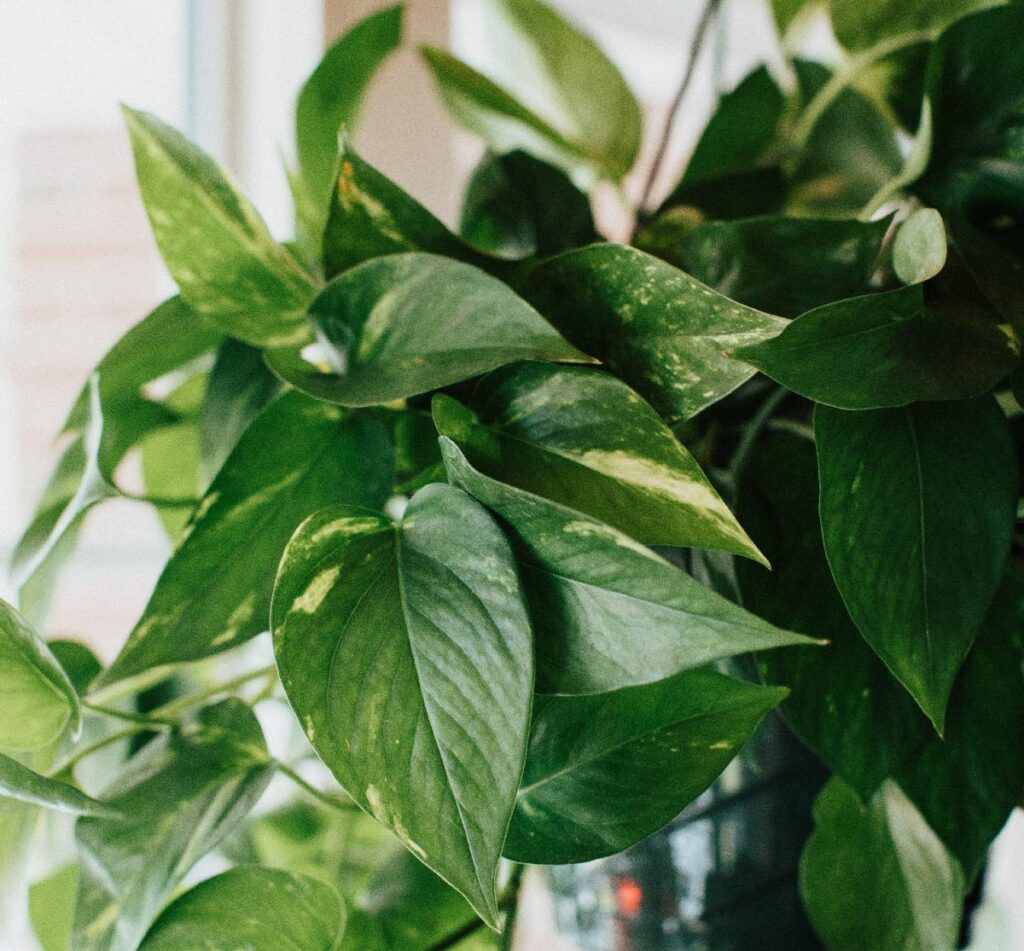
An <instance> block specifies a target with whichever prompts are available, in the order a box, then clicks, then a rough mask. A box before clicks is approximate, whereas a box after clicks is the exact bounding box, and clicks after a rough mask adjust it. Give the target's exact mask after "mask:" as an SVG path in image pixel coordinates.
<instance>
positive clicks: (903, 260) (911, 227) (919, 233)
mask: <svg viewBox="0 0 1024 951" xmlns="http://www.w3.org/2000/svg"><path fill="white" fill-rule="evenodd" d="M945 263H946V229H945V227H944V226H943V224H942V215H940V214H939V213H938V212H937V211H936V210H935V209H934V208H918V210H917V211H915V212H914V213H913V214H912V215H911V216H910V217H909V218H907V220H906V221H904V222H903V224H901V225H900V226H899V228H898V229H897V231H896V237H895V239H894V240H893V245H892V266H893V270H895V272H896V276H897V277H898V278H899V279H900V280H901V281H903V283H904V284H920V283H921V282H922V281H927V280H928V279H929V278H931V277H935V275H936V274H938V273H939V272H940V271H941V270H942V268H943V265H944V264H945Z"/></svg>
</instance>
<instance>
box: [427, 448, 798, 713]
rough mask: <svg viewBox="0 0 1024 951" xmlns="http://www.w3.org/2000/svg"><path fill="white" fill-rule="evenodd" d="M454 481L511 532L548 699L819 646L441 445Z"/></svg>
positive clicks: (596, 524) (612, 531)
mask: <svg viewBox="0 0 1024 951" xmlns="http://www.w3.org/2000/svg"><path fill="white" fill-rule="evenodd" d="M441 451H442V454H443V455H444V460H445V465H446V466H447V468H448V476H449V479H450V480H451V481H452V482H453V483H454V484H456V485H458V486H460V487H461V488H463V489H465V490H466V491H468V492H470V493H472V494H473V495H474V496H476V498H477V499H479V500H480V501H481V502H483V503H484V505H486V506H487V507H488V508H490V509H492V510H493V511H494V512H495V514H497V515H498V516H500V517H501V518H502V519H503V520H504V521H505V522H506V523H507V524H508V525H509V527H510V528H511V529H512V531H513V533H514V538H515V542H516V545H515V551H516V557H517V559H518V561H519V566H520V577H521V579H522V584H523V589H524V591H525V593H526V596H527V599H528V601H529V605H530V616H531V619H532V621H533V628H534V639H535V642H536V651H537V689H538V691H540V692H542V693H569V694H584V693H600V692H603V691H607V690H615V689H618V688H619V687H625V686H629V685H634V684H644V683H650V682H652V681H655V680H661V679H663V678H665V677H670V676H672V675H674V674H677V673H679V671H681V670H687V669H690V668H693V667H699V666H702V665H704V664H707V663H710V662H711V661H714V660H720V659H722V658H724V657H732V656H734V655H736V654H742V653H745V652H747V651H752V650H762V649H767V648H770V647H779V646H783V645H787V644H811V643H813V642H812V641H810V640H808V639H807V638H804V637H801V636H799V635H797V634H791V633H789V632H788V631H782V630H779V629H778V628H776V627H773V626H772V625H770V624H767V623H766V622H764V621H762V620H761V619H760V618H758V617H755V616H754V615H753V614H748V613H747V612H746V611H744V610H743V609H742V608H740V607H738V606H737V605H735V604H733V603H732V602H731V601H727V600H726V599H725V598H723V597H721V596H720V595H718V594H715V592H713V591H712V590H710V589H709V588H705V587H704V585H702V584H700V583H699V582H698V581H695V580H694V579H693V578H691V577H690V576H689V575H687V574H685V573H684V572H682V571H680V570H679V569H678V568H675V567H674V566H672V565H670V564H669V563H668V562H666V561H664V560H663V559H662V558H660V557H659V556H658V555H656V554H654V552H652V551H651V550H650V549H648V548H644V547H643V546H642V545H640V544H638V543H637V542H635V541H633V539H632V538H630V537H629V536H627V535H624V534H622V533H621V532H619V531H617V530H616V529H614V528H611V527H610V526H608V525H605V524H603V523H602V522H598V521H596V520H595V519H592V518H590V517H589V516H586V515H583V514H582V513H580V512H577V511H574V510H573V509H569V508H566V507H565V506H562V505H556V504H555V503H553V502H548V501H545V500H544V499H542V498H539V497H538V496H536V495H531V494H530V493H529V492H524V491H523V490H521V489H516V488H513V487H512V486H507V485H502V484H501V483H500V482H496V481H494V480H493V479H490V478H488V477H487V476H485V475H482V474H481V473H479V472H477V471H476V470H474V469H473V468H472V467H471V466H470V465H469V463H468V462H467V461H466V457H465V456H463V455H462V453H461V452H460V451H459V449H458V447H457V446H456V445H455V443H453V442H452V441H451V440H449V439H447V438H445V437H442V438H441Z"/></svg>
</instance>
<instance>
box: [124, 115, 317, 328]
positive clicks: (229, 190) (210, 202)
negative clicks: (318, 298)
mask: <svg viewBox="0 0 1024 951" xmlns="http://www.w3.org/2000/svg"><path fill="white" fill-rule="evenodd" d="M124 113H125V120H126V122H127V124H128V131H129V133H130V134H131V139H132V150H133V152H134V153H135V169H136V173H137V175H138V179H139V188H140V190H141V191H142V199H143V202H144V203H145V205H146V211H147V213H148V215H149V220H150V223H151V224H152V226H153V235H154V237H155V238H156V243H157V245H158V246H159V248H160V253H161V254H162V255H163V258H164V262H165V263H166V264H167V268H168V270H169V271H170V272H171V276H172V277H173V278H174V280H175V281H176V282H177V284H178V287H179V289H180V290H181V296H182V297H183V298H184V299H185V301H186V302H187V303H188V304H189V305H190V306H191V307H193V308H194V309H195V310H196V311H198V312H199V313H200V314H201V315H203V316H204V317H206V318H207V319H209V321H210V322H211V323H213V324H215V325H216V326H217V327H219V328H221V329H222V330H223V331H224V332H225V333H228V334H230V335H231V336H233V337H238V338H239V339H242V340H245V341H247V342H248V343H252V344H254V345H256V346H282V345H285V344H288V343H291V342H294V341H295V340H297V339H300V338H301V337H302V336H303V335H304V334H305V332H306V326H305V321H304V319H303V315H304V313H305V309H306V306H307V304H308V303H309V300H310V298H311V297H312V296H313V293H314V291H315V287H314V284H313V282H312V280H311V279H310V277H309V276H308V275H307V274H306V272H305V271H303V269H302V267H301V266H300V265H299V264H298V263H297V262H296V260H295V259H294V258H293V257H292V256H291V254H289V253H288V251H287V250H285V248H283V247H282V246H281V245H279V244H278V243H277V242H275V241H274V239H273V238H272V237H271V236H270V232H269V231H268V230H267V226H266V224H265V223H264V222H263V219H262V218H261V217H260V216H259V214H258V213H257V211H256V210H255V209H254V208H253V207H252V205H250V204H249V202H248V200H247V199H246V198H245V197H244V196H243V195H242V194H241V193H240V192H239V191H238V189H237V188H236V187H235V186H234V184H233V183H232V182H231V181H230V180H229V179H228V177H227V176H226V174H225V173H224V172H223V170H222V169H221V168H220V167H219V166H218V165H217V163H216V162H214V161H213V159H211V158H210V157H209V156H208V155H207V154H206V153H205V152H203V151H202V150H200V149H199V148H198V147H196V146H195V145H193V144H192V143H191V142H189V141H188V139H186V138H185V137H184V136H183V135H182V134H181V133H180V132H177V131H176V130H175V129H172V128H171V127H170V126H168V125H166V124H165V123H163V122H161V121H160V120H159V119H157V118H156V117H155V116H152V115H149V114H148V113H145V112H139V111H136V110H133V109H127V108H126V109H125V110H124Z"/></svg>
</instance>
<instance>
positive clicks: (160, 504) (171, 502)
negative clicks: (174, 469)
mask: <svg viewBox="0 0 1024 951" xmlns="http://www.w3.org/2000/svg"><path fill="white" fill-rule="evenodd" d="M117 491H118V492H120V493H121V495H122V496H123V497H124V498H126V499H128V501H130V502H147V503H148V504H149V505H152V506H154V507H155V508H158V509H190V508H194V507H195V506H196V505H198V504H199V499H195V498H185V497H181V498H175V497H172V496H163V495H142V494H138V493H136V492H125V491H124V489H121V488H119V489H118V490H117Z"/></svg>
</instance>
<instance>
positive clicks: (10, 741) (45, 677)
mask: <svg viewBox="0 0 1024 951" xmlns="http://www.w3.org/2000/svg"><path fill="white" fill-rule="evenodd" d="M0 696H2V697H3V715H2V716H0V748H4V749H9V750H38V749H43V748H44V747H47V746H49V745H51V744H52V743H53V742H54V741H56V740H57V739H59V738H60V737H61V736H62V735H63V734H64V733H65V731H70V732H71V733H72V734H75V733H77V732H78V729H79V726H80V723H81V709H80V707H79V702H78V694H77V693H75V688H74V687H73V686H72V685H71V681H70V680H68V678H67V674H65V673H64V669H63V668H62V667H61V666H60V664H59V663H58V662H57V659H56V658H55V657H54V656H53V654H52V653H50V650H49V648H48V647H47V646H46V644H45V643H44V642H43V640H42V639H41V638H40V637H39V635H38V634H36V632H35V631H34V630H33V629H32V626H31V625H30V624H29V623H28V621H27V620H25V618H24V617H22V615H21V614H19V613H18V612H17V611H16V610H15V609H14V608H13V607H11V605H9V604H8V603H7V602H6V601H3V600H0Z"/></svg>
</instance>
